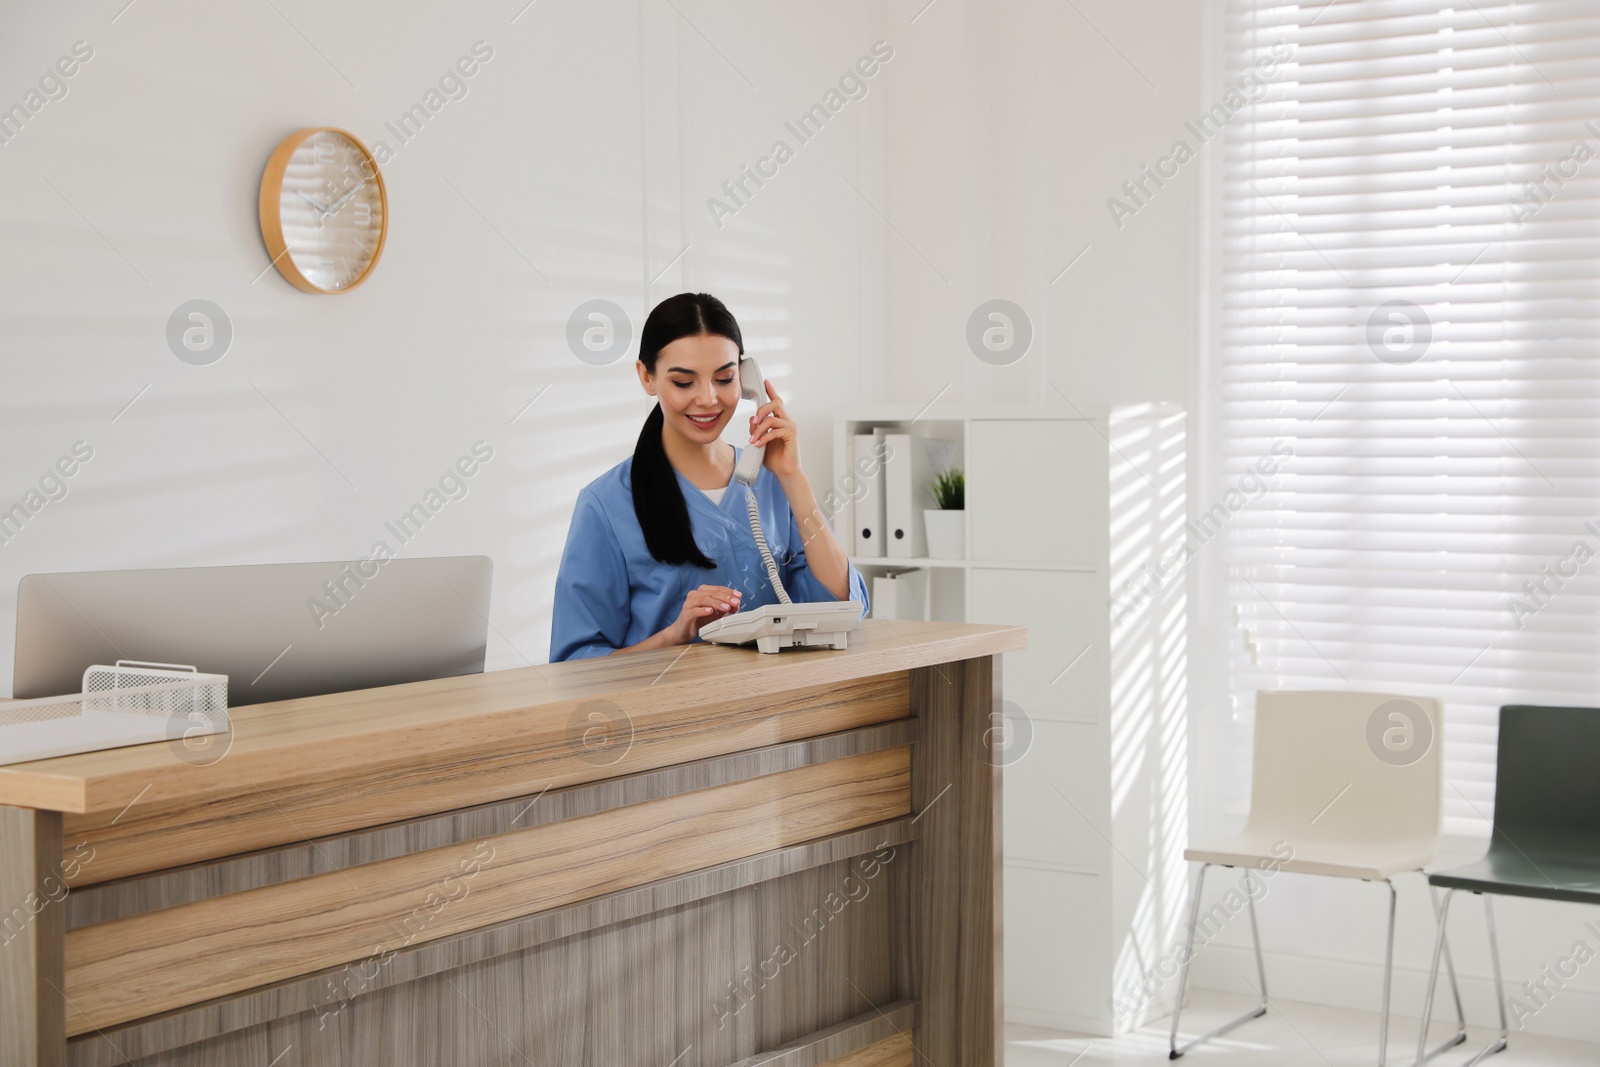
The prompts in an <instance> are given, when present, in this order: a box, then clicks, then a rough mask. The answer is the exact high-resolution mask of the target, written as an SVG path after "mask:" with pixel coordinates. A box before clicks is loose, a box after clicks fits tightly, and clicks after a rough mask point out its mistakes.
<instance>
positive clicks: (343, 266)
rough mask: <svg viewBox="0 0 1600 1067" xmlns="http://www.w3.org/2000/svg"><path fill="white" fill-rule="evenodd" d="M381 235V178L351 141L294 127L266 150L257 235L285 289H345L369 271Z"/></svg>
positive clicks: (384, 231) (385, 204)
mask: <svg viewBox="0 0 1600 1067" xmlns="http://www.w3.org/2000/svg"><path fill="white" fill-rule="evenodd" d="M388 233H389V201H388V197H387V195H386V194H385V192H384V188H383V175H382V174H380V173H379V172H378V164H377V162H376V161H375V160H374V159H373V158H372V153H370V152H368V151H367V148H366V146H365V145H363V144H362V143H361V142H360V141H358V140H357V139H356V138H355V137H354V136H352V135H351V134H348V133H346V132H345V131H343V130H336V129H334V128H333V127H331V126H323V127H316V128H311V129H304V130H296V131H295V132H294V133H291V134H290V135H289V136H287V137H285V138H284V139H283V140H282V142H280V143H279V145H278V147H277V148H275V149H273V152H272V157H271V158H270V159H268V160H267V169H266V170H265V171H263V172H262V174H261V237H262V239H263V240H264V241H266V245H267V254H268V255H269V256H271V257H272V263H273V265H274V266H276V267H277V268H278V272H279V273H280V274H282V275H283V276H284V278H285V279H287V280H288V282H289V284H290V285H293V286H294V287H295V288H296V289H303V290H305V291H306V292H308V293H347V292H349V291H350V290H351V289H354V288H355V287H356V286H358V285H360V284H361V283H362V282H364V281H366V280H367V276H368V275H370V274H371V273H372V268H373V267H375V266H377V263H378V257H379V256H380V255H382V254H383V241H384V238H385V237H386V236H387V235H388Z"/></svg>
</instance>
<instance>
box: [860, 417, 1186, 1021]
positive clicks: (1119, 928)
mask: <svg viewBox="0 0 1600 1067" xmlns="http://www.w3.org/2000/svg"><path fill="white" fill-rule="evenodd" d="M875 428H883V429H886V430H888V431H890V432H895V433H910V434H911V435H912V436H913V437H933V438H942V439H945V440H951V441H955V442H957V444H958V446H959V449H958V457H959V458H958V459H957V464H956V465H958V466H960V467H961V468H962V469H963V471H964V472H965V475H966V527H967V537H966V545H967V558H965V559H959V560H949V559H892V558H884V557H858V556H852V557H851V562H853V563H854V564H855V565H856V566H857V567H858V568H859V569H860V570H861V572H862V574H863V575H865V576H866V578H867V580H868V582H869V585H870V582H871V580H872V578H873V577H874V576H876V575H882V574H885V573H888V572H890V571H900V570H905V569H909V568H914V567H916V568H926V569H927V570H928V572H929V575H930V580H929V586H930V598H929V599H930V614H931V617H932V618H934V619H943V620H950V621H970V622H994V623H1019V624H1021V625H1024V626H1026V627H1027V628H1028V633H1029V641H1028V648H1027V650H1026V651H1023V652H1019V653H1008V654H1007V655H1006V656H1005V658H1004V663H1003V666H1002V672H1003V679H1002V687H1003V688H1002V692H1003V697H1004V700H1005V702H1006V704H1005V707H1006V715H1007V719H1008V722H1007V724H1006V725H1007V729H1008V731H1009V732H1008V735H1007V736H1008V738H1009V747H1008V749H1007V753H1006V756H1005V757H1004V758H1005V763H1006V765H1005V768H1004V771H1003V776H1004V798H1003V811H1004V819H1005V829H1004V835H1005V873H1004V877H1005V904H1004V906H1005V916H1004V921H1005V931H1006V939H1005V976H1006V1017H1007V1019H1008V1020H1010V1021H1013V1022H1018V1023H1023V1024H1035V1025H1046V1026H1053V1027H1059V1028H1063V1029H1071V1030H1077V1031H1081V1032H1088V1033H1099V1034H1111V1033H1116V1032H1121V1031H1123V1030H1126V1029H1128V1028H1130V1027H1132V1026H1135V1025H1138V1024H1139V1023H1140V1022H1142V1021H1143V1019H1144V1018H1146V1017H1151V1016H1154V1015H1157V1014H1160V1013H1162V1012H1165V1011H1168V1010H1170V1007H1171V1002H1172V996H1173V993H1174V992H1175V987H1176V981H1175V980H1166V979H1165V978H1164V977H1163V974H1164V970H1163V971H1156V970H1154V968H1155V967H1156V965H1157V964H1158V963H1159V962H1160V961H1161V960H1162V959H1163V958H1164V957H1166V956H1167V955H1169V954H1170V952H1171V948H1172V945H1173V944H1174V942H1175V941H1176V940H1177V935H1178V931H1179V928H1180V921H1181V920H1180V914H1181V911H1182V906H1183V903H1184V900H1185V888H1184V870H1183V862H1182V853H1183V846H1184V837H1185V835H1186V833H1187V810H1186V807H1185V804H1186V796H1187V781H1186V769H1185V753H1184V751H1183V738H1184V733H1185V729H1186V723H1185V721H1184V720H1185V709H1184V706H1183V699H1184V696H1183V694H1184V689H1185V686H1184V684H1183V682H1184V681H1185V679H1184V678H1183V664H1184V652H1183V647H1182V646H1183V633H1182V627H1183V617H1184V612H1183V611H1182V610H1181V608H1182V601H1183V583H1182V581H1181V568H1179V569H1178V575H1179V577H1178V580H1163V581H1155V580H1153V579H1152V578H1151V575H1152V574H1154V573H1156V572H1154V571H1146V570H1144V569H1143V568H1144V567H1146V565H1147V564H1150V563H1153V562H1154V561H1156V560H1159V559H1161V558H1162V557H1163V556H1165V557H1168V558H1169V559H1170V557H1171V555H1172V553H1173V551H1174V549H1175V548H1176V547H1177V546H1180V545H1181V544H1182V539H1183V536H1184V531H1183V524H1184V519H1185V516H1184V506H1185V505H1184V499H1183V491H1184V489H1183V468H1184V463H1183V451H1182V450H1183V447H1184V446H1183V419H1182V415H1181V413H1179V412H1177V411H1175V410H1174V409H1171V408H1168V407H1160V408H1158V407H1152V406H1149V405H1145V406H1139V407H1133V406H1129V407H1121V408H1117V409H1113V410H1109V411H1106V412H1104V413H1099V414H1098V415H1095V414H1091V417H1079V418H1063V417H1061V414H1060V412H1059V411H1050V412H1043V411H1040V412H1035V411H1031V410H1028V409H1018V408H1007V409H999V410H981V409H968V410H963V411H960V412H958V413H955V414H952V413H951V412H950V411H949V410H948V409H944V408H941V409H939V412H938V414H937V416H936V417H934V416H930V415H927V414H924V413H921V412H918V411H916V410H914V409H911V408H895V407H886V408H875V409H867V410H862V411H855V412H850V413H848V414H847V415H845V416H844V417H842V418H840V419H838V420H836V422H835V429H834V456H835V461H834V466H835V472H834V473H835V482H834V486H835V489H836V490H841V487H845V486H848V485H849V484H850V483H849V481H848V480H847V478H846V476H847V474H849V473H850V462H851V447H850V444H851V435H853V434H856V433H861V432H867V431H870V430H872V429H875ZM841 491H842V490H841ZM854 521H855V516H854V511H853V507H852V506H851V505H849V504H846V505H844V506H843V507H842V508H841V509H840V511H839V519H838V521H836V522H835V529H837V530H839V531H840V533H841V535H845V534H848V535H849V538H850V539H849V540H847V541H846V548H847V550H848V549H850V548H851V546H852V545H853V543H854V529H853V525H854ZM1162 569H1163V570H1166V568H1165V567H1163V568H1162ZM1130 580H1132V581H1133V582H1134V583H1135V585H1133V586H1128V585H1127V584H1126V583H1127V582H1129V581H1130ZM1114 589H1115V590H1116V592H1117V593H1118V598H1119V599H1118V606H1117V610H1116V611H1115V612H1114V611H1113V590H1114ZM1128 607H1132V608H1133V610H1131V611H1124V610H1123V609H1125V608H1128ZM1114 617H1116V618H1117V619H1119V620H1120V621H1118V622H1117V623H1116V624H1115V625H1114V624H1113V618H1114ZM1175 748H1176V751H1175ZM1147 972H1148V973H1150V974H1151V977H1149V978H1147V977H1146V975H1147ZM1174 973H1175V972H1174ZM1157 982H1159V983H1160V984H1159V987H1158V988H1153V989H1152V986H1154V985H1155V984H1156V983H1157Z"/></svg>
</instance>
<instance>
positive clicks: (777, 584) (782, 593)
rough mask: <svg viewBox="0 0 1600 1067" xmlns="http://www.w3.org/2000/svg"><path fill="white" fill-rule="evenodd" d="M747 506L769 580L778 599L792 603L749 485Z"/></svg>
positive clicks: (745, 497) (745, 500) (746, 487)
mask: <svg viewBox="0 0 1600 1067" xmlns="http://www.w3.org/2000/svg"><path fill="white" fill-rule="evenodd" d="M744 503H745V507H747V508H749V510H750V532H751V533H753V534H755V537H756V547H757V548H759V549H760V550H761V558H762V560H764V561H765V562H766V565H767V581H769V582H771V583H772V589H773V591H774V592H776V593H777V594H778V600H779V602H781V603H784V604H792V603H794V601H792V600H790V599H789V593H788V591H787V590H785V589H784V588H783V581H782V579H780V578H779V577H778V564H777V563H776V562H774V561H773V559H772V550H771V549H770V548H768V547H767V538H766V535H765V534H763V533H762V532H761V509H760V508H759V507H757V506H756V495H755V493H753V492H751V491H750V487H749V486H745V490H744Z"/></svg>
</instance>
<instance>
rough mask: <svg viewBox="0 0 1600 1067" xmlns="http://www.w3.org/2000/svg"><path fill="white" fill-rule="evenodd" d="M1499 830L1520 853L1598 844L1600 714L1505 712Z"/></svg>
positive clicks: (1498, 764) (1526, 708)
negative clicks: (1562, 840)
mask: <svg viewBox="0 0 1600 1067" xmlns="http://www.w3.org/2000/svg"><path fill="white" fill-rule="evenodd" d="M1494 829H1495V838H1496V840H1497V841H1500V840H1502V839H1508V840H1509V842H1510V843H1511V844H1512V845H1514V846H1517V847H1519V848H1520V849H1533V848H1542V847H1548V846H1550V845H1552V844H1556V843H1557V842H1552V841H1550V840H1549V839H1550V838H1551V837H1552V836H1554V837H1558V838H1559V837H1572V838H1586V839H1588V840H1589V841H1591V842H1592V841H1594V840H1595V839H1596V838H1600V709H1596V708H1550V707H1534V706H1530V705H1525V704H1509V705H1507V706H1505V707H1503V708H1501V709H1500V745H1499V750H1498V751H1497V753H1496V755H1495V783H1494Z"/></svg>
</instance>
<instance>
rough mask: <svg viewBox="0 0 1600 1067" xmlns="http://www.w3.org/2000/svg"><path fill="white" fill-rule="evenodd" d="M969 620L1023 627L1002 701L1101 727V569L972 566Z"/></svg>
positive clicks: (1007, 670)
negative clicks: (1022, 645)
mask: <svg viewBox="0 0 1600 1067" xmlns="http://www.w3.org/2000/svg"><path fill="white" fill-rule="evenodd" d="M970 573H971V577H970V579H969V588H970V589H971V598H970V600H969V601H968V603H969V604H970V605H971V607H970V609H969V610H968V612H967V621H968V622H991V623H1010V624H1012V625H1021V626H1026V627H1027V628H1028V647H1027V648H1026V649H1024V650H1023V651H1021V652H1008V653H1006V658H1005V699H1007V700H1009V701H1012V702H1013V703H1016V704H1019V705H1021V706H1022V707H1024V708H1027V709H1028V713H1029V714H1030V715H1052V716H1056V717H1062V716H1065V717H1067V718H1071V719H1074V720H1085V721H1089V722H1099V721H1102V720H1103V719H1104V718H1105V715H1106V699H1107V695H1108V691H1107V687H1106V667H1107V660H1106V657H1107V654H1108V652H1109V649H1108V648H1107V645H1106V639H1105V634H1104V633H1103V632H1102V631H1103V630H1104V628H1105V627H1104V625H1103V620H1101V618H1100V616H1101V615H1102V614H1103V613H1104V609H1105V576H1104V575H1103V574H1101V573H1100V572H1099V571H1095V570H1089V571H1037V570H1023V569H1007V570H1002V569H999V568H994V567H983V566H979V565H976V564H974V565H973V567H972V568H971V572H970Z"/></svg>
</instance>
